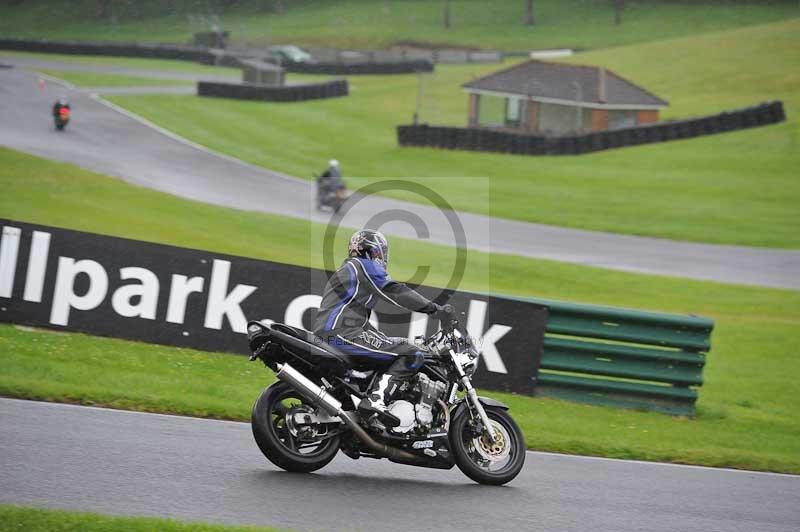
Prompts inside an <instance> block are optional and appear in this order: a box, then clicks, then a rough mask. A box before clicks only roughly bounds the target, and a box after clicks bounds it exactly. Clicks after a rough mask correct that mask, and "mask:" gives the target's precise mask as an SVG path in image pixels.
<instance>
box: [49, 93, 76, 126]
mask: <svg viewBox="0 0 800 532" xmlns="http://www.w3.org/2000/svg"><path fill="white" fill-rule="evenodd" d="M71 112H72V109H71V108H70V105H69V100H67V97H66V96H62V97H61V98H59V99H58V100H57V101H56V103H54V104H53V121H54V122H55V125H56V129H58V130H59V131H60V130H62V129H64V127H66V125H67V122H69V118H70V114H71Z"/></svg>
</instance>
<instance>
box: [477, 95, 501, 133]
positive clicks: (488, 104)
mask: <svg viewBox="0 0 800 532" xmlns="http://www.w3.org/2000/svg"><path fill="white" fill-rule="evenodd" d="M478 109H479V111H478V123H479V124H480V125H482V126H490V127H500V126H502V125H503V124H504V123H505V115H506V110H505V101H504V99H503V98H498V97H497V96H489V95H483V94H482V95H481V97H480V99H479V100H478Z"/></svg>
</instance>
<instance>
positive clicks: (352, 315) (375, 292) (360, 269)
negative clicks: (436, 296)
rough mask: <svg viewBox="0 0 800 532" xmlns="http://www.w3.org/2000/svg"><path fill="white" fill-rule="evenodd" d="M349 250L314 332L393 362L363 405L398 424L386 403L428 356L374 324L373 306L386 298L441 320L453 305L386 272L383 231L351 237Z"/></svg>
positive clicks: (352, 351) (344, 346)
mask: <svg viewBox="0 0 800 532" xmlns="http://www.w3.org/2000/svg"><path fill="white" fill-rule="evenodd" d="M348 254H349V256H348V258H347V259H345V261H344V262H343V263H342V266H341V267H340V268H339V269H338V270H337V271H336V273H334V274H333V275H332V276H331V278H330V279H329V280H328V283H327V285H326V286H325V290H324V292H323V296H322V302H321V303H320V307H319V310H318V312H317V319H316V322H315V325H314V334H316V335H317V336H318V337H320V338H322V339H323V340H324V341H326V342H328V343H329V345H333V346H335V347H336V348H337V349H339V350H341V351H343V352H345V353H347V354H349V355H352V356H357V357H369V358H370V359H371V360H374V361H375V362H378V361H384V362H385V363H388V364H389V366H388V369H387V370H386V372H385V373H384V374H383V375H381V376H380V378H379V379H375V381H374V382H375V384H374V385H373V387H372V389H370V391H369V393H368V395H367V397H366V398H365V399H363V400H362V401H361V402H360V403H359V405H358V408H359V410H362V411H367V412H374V413H377V414H379V415H380V416H381V417H382V418H383V420H384V421H385V422H386V424H387V425H389V426H396V425H397V424H399V420H398V419H397V418H396V417H395V416H393V415H392V414H390V413H389V412H386V407H387V405H388V404H389V403H390V402H391V398H392V396H393V395H394V393H395V392H396V391H397V389H398V388H399V387H400V385H401V384H402V383H403V382H404V381H406V380H409V379H411V378H412V377H413V376H414V375H415V374H416V373H417V372H418V371H419V369H420V368H421V367H422V365H423V363H424V361H425V359H424V355H423V352H422V350H421V348H420V347H418V346H416V345H414V344H412V343H409V342H408V341H407V340H406V339H405V338H396V337H389V336H386V335H385V334H383V333H382V332H380V331H379V330H377V329H376V328H375V327H373V326H372V325H371V324H370V323H369V317H370V314H371V312H372V308H373V307H374V306H375V304H376V303H377V302H378V300H379V299H384V300H386V301H388V302H389V303H392V304H394V305H396V306H398V307H402V308H405V309H407V310H411V311H414V312H421V313H424V314H429V315H432V316H433V317H434V318H436V319H443V318H446V317H447V316H449V315H450V313H451V312H452V308H451V307H450V306H449V305H446V306H441V305H438V304H437V303H434V302H433V301H429V300H428V299H427V298H425V297H424V296H422V295H421V294H419V293H418V292H416V291H414V290H413V289H411V288H409V287H408V286H406V285H405V284H404V283H399V282H397V281H394V280H392V278H391V277H390V276H389V274H388V272H387V271H386V267H387V265H388V263H389V243H388V242H387V241H386V237H384V236H383V234H381V233H380V232H378V231H373V230H370V229H363V230H361V231H356V233H354V234H353V236H352V237H351V238H350V243H349V246H348ZM389 361H391V362H389Z"/></svg>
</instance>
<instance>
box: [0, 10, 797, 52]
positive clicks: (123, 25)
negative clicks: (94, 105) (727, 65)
mask: <svg viewBox="0 0 800 532" xmlns="http://www.w3.org/2000/svg"><path fill="white" fill-rule="evenodd" d="M170 3H171V4H172V5H173V6H174V8H173V9H172V10H170V9H169V8H165V6H164V3H162V2H157V1H155V0H146V1H141V2H126V3H121V2H115V3H114V7H113V9H112V11H113V13H109V16H108V17H107V18H106V19H99V18H98V16H97V2H94V1H91V0H79V1H69V2H68V1H66V0H56V1H53V0H49V1H45V0H26V1H25V2H24V3H22V5H19V6H13V7H9V6H5V5H4V6H2V7H0V33H2V34H4V35H9V36H17V37H47V38H50V39H102V40H147V41H171V42H180V43H183V42H187V41H188V40H189V39H190V37H191V34H192V32H193V31H200V30H201V29H207V28H208V27H209V26H210V23H211V21H210V19H206V22H205V24H203V23H201V22H200V21H199V19H197V18H195V19H194V20H195V22H194V24H191V23H190V21H189V19H188V15H190V14H194V15H208V14H210V13H217V14H220V15H221V24H222V26H223V27H224V28H225V29H228V30H230V31H231V32H232V37H233V39H234V41H235V42H238V43H239V44H265V43H270V42H292V43H300V44H308V45H322V46H339V47H367V48H377V47H383V46H386V45H389V44H391V43H393V42H396V41H398V40H409V39H410V40H417V41H423V42H431V41H433V42H435V43H440V44H445V43H447V44H458V45H466V46H473V47H481V48H501V49H509V50H530V49H535V48H553V47H578V48H598V47H608V46H619V45H624V44H632V43H638V42H645V41H653V40H659V39H666V38H671V37H678V36H683V35H692V34H699V33H706V32H709V31H718V30H723V29H730V28H737V27H742V26H747V25H753V24H758V23H764V22H771V21H776V20H782V19H785V18H788V17H797V16H800V6H798V4H797V3H796V2H794V1H791V0H783V1H781V0H771V1H770V0H767V1H759V2H745V1H742V0H716V1H709V2H692V3H691V4H690V5H688V4H687V3H684V2H647V1H644V0H629V1H628V2H626V3H627V8H626V10H625V12H624V14H623V24H622V25H621V26H616V25H615V24H614V11H613V8H612V5H611V2H609V1H607V0H536V1H535V2H534V6H535V7H534V9H535V18H536V24H535V25H534V26H525V25H523V23H522V21H523V6H524V4H523V2H521V1H517V0H493V1H492V2H487V1H485V0H459V1H457V2H452V3H451V17H450V18H451V28H450V29H448V30H446V31H445V30H443V29H442V3H441V2H434V1H430V0H385V1H380V2H378V1H375V0H347V1H337V2H330V1H328V2H326V1H323V0H292V1H291V2H283V5H284V6H286V10H285V11H284V12H282V13H269V12H265V11H264V10H263V9H259V8H260V6H263V5H264V2H263V1H256V0H239V1H238V2H235V3H233V2H225V4H227V6H228V7H227V9H225V10H223V9H221V6H222V5H223V2H220V1H216V2H215V1H211V2H197V1H192V0H175V1H173V2H170ZM231 4H234V6H233V7H231ZM165 13H166V14H165ZM112 16H113V19H112ZM687 22H689V23H687Z"/></svg>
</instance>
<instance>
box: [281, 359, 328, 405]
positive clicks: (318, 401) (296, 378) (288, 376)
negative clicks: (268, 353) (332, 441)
mask: <svg viewBox="0 0 800 532" xmlns="http://www.w3.org/2000/svg"><path fill="white" fill-rule="evenodd" d="M275 376H276V377H278V379H280V380H282V381H283V382H285V383H287V384H289V385H291V386H292V388H294V389H295V390H297V391H298V392H300V393H301V394H302V395H303V396H304V397H305V398H306V399H308V400H309V401H311V402H312V403H313V404H314V405H315V406H318V407H320V408H322V409H323V410H325V412H327V413H328V414H330V415H331V416H338V415H340V414H341V413H342V403H340V402H339V401H337V400H336V399H335V398H334V397H332V396H331V395H330V394H329V393H328V392H326V391H325V390H324V389H322V388H320V387H319V386H317V385H316V384H315V383H314V382H313V381H312V380H311V379H309V378H308V377H306V376H305V375H303V374H302V373H300V372H299V371H297V370H296V369H294V368H293V367H292V366H290V365H289V364H278V372H277V373H276V374H275Z"/></svg>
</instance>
